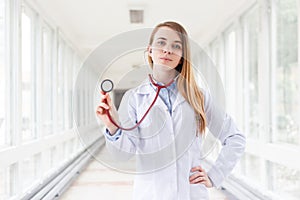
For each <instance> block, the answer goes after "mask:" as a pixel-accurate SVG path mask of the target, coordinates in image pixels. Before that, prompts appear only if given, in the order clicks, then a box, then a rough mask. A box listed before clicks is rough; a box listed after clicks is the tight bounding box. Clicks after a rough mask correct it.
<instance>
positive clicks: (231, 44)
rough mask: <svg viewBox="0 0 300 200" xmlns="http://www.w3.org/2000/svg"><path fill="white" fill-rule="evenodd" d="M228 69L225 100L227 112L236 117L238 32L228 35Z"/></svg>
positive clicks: (226, 54) (231, 32)
mask: <svg viewBox="0 0 300 200" xmlns="http://www.w3.org/2000/svg"><path fill="white" fill-rule="evenodd" d="M225 42H226V53H225V58H226V67H225V73H226V76H225V94H226V95H225V98H226V104H225V105H226V110H227V111H228V113H229V114H230V115H231V116H233V117H235V98H234V96H235V87H234V86H235V84H236V83H235V69H236V32H235V31H230V32H228V34H227V35H226V41H225Z"/></svg>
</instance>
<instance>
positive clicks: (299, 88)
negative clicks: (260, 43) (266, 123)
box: [274, 0, 300, 145]
mask: <svg viewBox="0 0 300 200" xmlns="http://www.w3.org/2000/svg"><path fill="white" fill-rule="evenodd" d="M276 2H277V3H276V5H275V6H276V10H275V13H276V19H274V20H275V21H276V35H274V37H275V39H276V44H275V45H276V47H277V48H276V55H274V57H275V58H276V60H275V63H276V64H275V69H274V70H275V73H276V74H275V80H274V82H275V83H276V89H275V90H274V92H275V97H274V98H275V100H276V102H275V112H276V114H275V119H274V120H275V124H276V125H275V130H276V134H275V136H274V140H275V142H279V143H282V142H283V143H290V144H295V145H299V144H300V131H299V125H300V124H299V123H300V81H299V77H300V67H299V63H298V43H299V42H298V34H299V33H298V30H299V28H298V26H299V24H298V17H299V16H298V15H299V8H298V6H297V0H278V1H276Z"/></svg>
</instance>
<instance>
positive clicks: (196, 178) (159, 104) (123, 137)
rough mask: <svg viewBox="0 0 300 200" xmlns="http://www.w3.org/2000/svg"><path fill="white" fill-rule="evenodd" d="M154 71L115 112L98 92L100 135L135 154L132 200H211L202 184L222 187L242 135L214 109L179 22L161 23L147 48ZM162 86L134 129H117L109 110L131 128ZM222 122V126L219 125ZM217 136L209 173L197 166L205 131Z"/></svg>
mask: <svg viewBox="0 0 300 200" xmlns="http://www.w3.org/2000/svg"><path fill="white" fill-rule="evenodd" d="M147 52H148V61H149V65H150V67H151V69H152V74H151V76H150V78H149V79H146V80H145V81H144V82H143V83H142V84H141V85H140V86H138V87H137V88H134V89H131V90H129V91H127V92H126V94H125V95H124V97H123V99H122V102H121V105H120V109H119V113H117V112H116V109H115V107H114V105H113V103H112V101H111V98H110V96H109V95H108V94H105V93H104V92H103V93H102V94H101V102H100V104H99V106H98V107H97V110H96V113H97V116H98V117H99V118H100V119H101V120H102V122H103V123H104V124H105V126H106V128H107V129H106V132H105V138H106V145H107V148H108V149H109V151H110V152H111V153H112V154H113V155H114V156H116V157H115V158H116V159H120V160H124V159H129V158H130V157H132V156H136V157H137V164H136V165H137V170H140V171H142V172H148V173H142V174H139V175H136V177H135V181H134V192H133V198H134V199H143V200H144V199H149V200H150V199H151V200H153V199H157V200H162V199H163V200H165V199H167V200H169V199H183V200H188V199H209V196H208V191H207V188H210V187H217V188H218V187H220V186H221V184H222V181H223V180H224V179H225V178H226V177H227V176H228V175H229V174H230V172H231V170H232V169H233V167H234V166H235V164H236V163H237V161H238V160H239V158H240V157H241V155H242V154H243V152H244V148H245V137H244V135H243V134H242V133H241V132H240V131H239V130H238V129H237V128H236V125H235V123H234V122H233V120H232V119H231V118H230V117H229V116H228V115H227V114H226V113H222V112H220V111H219V110H218V109H217V106H214V104H213V101H212V98H211V96H210V95H209V94H208V92H205V91H204V90H203V89H199V88H198V86H197V84H196V81H195V77H194V74H193V68H192V66H191V63H190V49H189V42H188V36H187V33H186V31H185V29H184V28H183V27H182V26H181V25H180V24H178V23H176V22H164V23H161V24H158V25H157V26H156V27H155V28H154V30H153V32H152V34H151V36H150V41H149V46H148V48H147ZM156 84H159V85H167V87H166V88H162V89H161V90H160V91H159V97H158V98H157V101H156V103H155V104H154V106H153V108H152V109H151V111H150V112H149V113H148V115H147V116H146V117H145V119H144V121H143V122H142V123H141V124H140V125H139V126H138V128H136V129H134V130H130V131H129V130H121V129H119V128H118V127H117V126H116V125H115V124H113V123H112V122H111V120H110V119H109V117H108V116H107V113H106V112H109V113H110V114H111V116H112V118H113V119H114V120H115V121H116V122H118V123H119V124H122V126H123V127H130V126H133V125H135V124H136V123H137V122H138V121H139V120H141V118H143V115H144V113H145V112H146V111H147V108H149V106H150V105H151V103H152V101H153V99H154V98H155V95H156V92H157V90H158V88H157V87H155V85H156ZM220 122H221V123H220ZM206 127H207V128H208V129H209V130H210V132H211V133H212V134H213V135H214V136H215V137H217V138H218V139H219V140H220V142H221V144H222V149H221V151H220V153H219V156H218V158H217V160H216V161H215V163H214V164H213V165H212V167H211V168H210V169H209V170H208V171H206V170H205V169H204V168H203V167H202V163H201V143H202V140H203V137H201V136H202V135H203V134H204V131H205V128H206Z"/></svg>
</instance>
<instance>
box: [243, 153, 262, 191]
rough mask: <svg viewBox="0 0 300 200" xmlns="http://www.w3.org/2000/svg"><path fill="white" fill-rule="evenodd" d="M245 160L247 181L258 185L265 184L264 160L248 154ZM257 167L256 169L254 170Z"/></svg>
mask: <svg viewBox="0 0 300 200" xmlns="http://www.w3.org/2000/svg"><path fill="white" fill-rule="evenodd" d="M245 158H246V159H245V162H246V170H245V173H246V177H247V181H249V182H252V183H254V184H256V185H260V186H263V183H264V181H265V180H264V176H263V169H264V168H263V167H264V166H263V163H262V162H263V161H262V159H261V158H259V157H257V156H254V155H250V154H246V156H245ZM254 169H255V170H254Z"/></svg>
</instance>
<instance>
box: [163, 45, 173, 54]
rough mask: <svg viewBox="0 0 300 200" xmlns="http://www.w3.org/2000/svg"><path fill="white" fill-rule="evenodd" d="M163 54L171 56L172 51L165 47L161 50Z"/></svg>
mask: <svg viewBox="0 0 300 200" xmlns="http://www.w3.org/2000/svg"><path fill="white" fill-rule="evenodd" d="M163 53H167V54H171V53H172V50H171V48H170V47H168V46H166V47H165V48H163Z"/></svg>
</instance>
